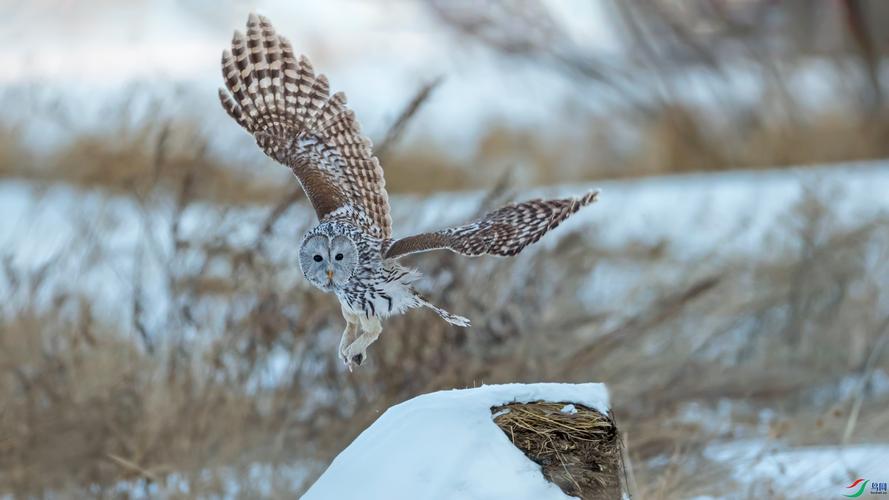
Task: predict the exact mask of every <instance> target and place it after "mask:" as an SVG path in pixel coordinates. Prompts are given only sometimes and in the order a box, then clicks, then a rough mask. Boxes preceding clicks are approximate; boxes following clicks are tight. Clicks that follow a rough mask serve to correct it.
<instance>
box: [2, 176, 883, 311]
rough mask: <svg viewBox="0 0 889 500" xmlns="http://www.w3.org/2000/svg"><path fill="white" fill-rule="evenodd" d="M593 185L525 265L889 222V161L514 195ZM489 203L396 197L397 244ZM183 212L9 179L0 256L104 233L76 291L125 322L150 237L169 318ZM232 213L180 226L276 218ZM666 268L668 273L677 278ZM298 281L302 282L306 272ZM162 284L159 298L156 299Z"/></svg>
mask: <svg viewBox="0 0 889 500" xmlns="http://www.w3.org/2000/svg"><path fill="white" fill-rule="evenodd" d="M592 188H601V190H602V193H601V196H600V201H599V202H598V203H596V204H595V205H593V206H592V207H589V208H586V209H584V210H583V211H581V212H580V213H579V214H578V215H576V216H574V217H572V218H571V219H569V220H568V221H567V222H565V223H564V224H563V225H562V226H560V227H559V228H557V229H556V230H555V231H554V233H553V234H549V235H547V236H546V237H545V238H543V240H542V241H541V242H540V243H539V244H538V245H535V246H532V247H529V249H527V250H526V251H525V252H524V253H523V255H522V256H520V257H521V258H530V255H531V254H532V253H533V252H535V251H536V250H537V249H538V248H545V247H547V246H553V245H555V244H556V243H557V241H558V239H559V238H560V237H563V236H565V235H567V234H570V233H572V232H578V231H582V232H583V235H584V237H585V238H588V239H589V240H590V241H595V243H596V246H597V247H600V248H604V249H610V250H615V251H620V250H621V249H624V248H627V247H628V246H631V245H638V246H641V247H646V248H652V247H656V246H658V245H661V244H664V245H666V247H665V248H664V251H665V252H667V253H668V254H669V255H670V256H671V258H673V259H675V260H678V261H681V262H695V261H697V260H698V259H701V258H702V257H703V256H714V255H718V256H722V257H725V258H729V257H731V256H732V255H736V254H739V253H750V252H757V253H759V254H761V255H769V254H772V253H775V252H780V251H784V250H786V248H787V246H788V245H791V244H793V242H795V241H796V240H797V239H798V235H797V234H791V233H788V232H787V220H788V219H789V218H790V215H792V214H793V213H794V209H795V206H796V205H797V204H798V203H800V202H801V200H802V199H803V198H804V197H805V195H806V193H807V192H814V193H816V194H817V195H819V196H821V197H822V198H827V199H829V200H830V203H831V207H830V209H831V217H833V218H834V220H833V221H832V223H833V226H834V228H836V229H839V228H842V227H847V226H851V225H852V224H855V223H861V222H863V221H867V220H871V219H873V218H875V217H879V216H886V215H887V214H889V197H887V196H886V193H887V192H889V164H886V163H879V162H871V163H861V164H842V165H833V166H825V167H817V168H816V167H810V168H805V169H785V170H779V171H747V172H729V173H721V174H695V175H683V176H671V177H661V178H648V179H639V180H628V181H605V182H598V183H596V184H594V185H576V186H562V187H558V188H546V189H537V190H534V191H530V192H523V193H518V194H516V195H515V198H516V199H526V198H531V197H536V196H569V195H579V194H582V193H584V192H586V191H587V190H589V189H592ZM481 198H482V193H459V194H458V193H444V194H440V195H435V196H431V197H428V198H426V199H423V200H419V199H417V198H415V197H405V196H393V197H392V210H393V219H394V228H395V236H396V237H400V236H403V235H408V234H413V233H415V232H420V231H425V230H429V229H434V228H440V227H443V226H447V225H450V224H457V223H462V222H464V221H466V220H467V218H469V217H471V216H472V214H473V213H474V212H475V211H476V210H477V206H478V205H477V204H478V201H479V200H480V199H481ZM174 205H175V203H174V202H173V200H167V201H162V202H160V203H158V204H157V206H155V207H154V208H152V209H150V210H149V211H147V212H146V211H145V210H143V209H142V208H141V207H139V206H138V205H137V204H135V203H134V202H133V201H132V199H130V198H124V197H108V196H105V195H103V194H102V193H100V192H96V191H90V192H82V191H78V190H75V189H71V188H61V187H53V188H50V189H48V190H47V189H45V188H39V187H35V186H33V185H30V184H27V183H23V182H2V183H0V211H2V213H3V214H4V217H3V219H2V220H0V248H2V249H3V253H4V254H5V255H9V256H10V257H11V258H12V261H11V262H12V263H13V264H15V265H17V266H19V267H21V268H23V269H31V270H33V269H37V268H39V267H40V266H41V265H43V264H45V263H46V262H48V261H49V260H50V259H53V258H56V257H58V256H59V255H65V256H66V257H67V258H69V259H70V260H71V261H73V262H80V260H82V259H77V258H76V256H74V255H70V254H71V253H72V252H74V250H73V249H72V247H71V242H72V240H74V239H77V238H79V237H81V236H83V235H84V234H85V235H86V236H88V237H98V236H101V241H99V243H100V244H101V245H102V246H103V247H104V248H105V250H107V255H106V256H105V258H104V259H103V260H102V261H101V265H100V266H97V268H95V269H92V270H89V271H86V270H82V269H73V268H72V269H71V272H70V274H69V275H68V278H70V279H71V283H69V284H73V283H76V285H77V288H78V289H79V290H83V291H86V292H87V293H89V294H91V295H92V296H94V297H96V302H97V304H99V305H101V304H112V307H109V308H108V311H107V312H108V313H109V314H112V315H113V316H114V315H117V316H115V317H116V318H117V319H120V320H121V321H123V322H125V323H126V322H129V318H128V317H126V316H125V315H126V314H128V312H127V311H122V310H120V308H118V307H116V306H113V304H115V303H116V302H118V301H119V300H120V297H121V296H126V295H128V294H129V293H131V289H130V288H131V286H130V283H131V282H132V279H133V273H134V269H135V268H134V266H135V265H136V260H135V259H134V256H136V255H137V248H138V247H140V246H141V245H143V244H144V243H145V242H146V241H150V243H151V245H150V247H151V248H152V249H154V250H156V251H157V253H159V254H160V256H157V255H155V259H154V260H152V258H151V256H147V257H146V258H145V259H144V260H143V261H141V266H142V267H143V268H146V266H147V272H143V277H142V278H143V280H144V283H143V287H144V288H145V289H146V291H145V292H144V293H146V294H148V295H149V297H148V298H149V300H155V301H157V302H156V303H155V304H154V307H150V308H148V309H149V310H152V311H156V312H157V314H158V315H159V316H163V314H164V310H165V307H166V305H165V303H164V297H163V294H162V293H161V291H160V289H161V288H162V287H163V284H162V283H152V276H153V273H151V272H150V270H151V266H152V265H155V266H163V265H166V263H165V262H164V258H163V256H164V254H169V253H172V245H173V241H172V239H171V235H170V227H171V224H172V213H173V206H174ZM221 208H227V207H218V206H212V205H205V204H196V205H193V206H191V207H189V209H188V210H187V211H186V212H185V213H184V215H183V219H182V221H181V230H182V232H183V234H184V237H185V238H186V239H187V238H188V236H189V234H199V233H200V232H201V231H202V230H203V229H204V228H206V226H207V224H221V225H226V226H230V227H231V230H230V231H229V232H228V238H229V240H230V241H231V242H234V244H243V245H248V244H251V243H252V242H253V241H254V240H255V239H256V237H257V232H258V231H259V230H260V227H261V221H262V220H263V219H264V218H265V216H266V214H267V210H268V209H266V208H259V207H254V208H232V209H228V210H227V211H226V212H225V214H224V215H219V214H220V209H221ZM313 220H314V215H313V213H312V212H311V211H310V209H308V207H300V208H299V209H297V210H294V211H291V212H289V213H288V215H287V216H286V217H284V218H283V219H282V220H281V221H280V222H279V224H278V227H280V228H282V229H281V230H280V233H281V235H282V236H283V239H281V240H282V241H279V243H281V245H282V249H281V252H285V253H284V255H287V254H286V252H289V251H291V250H292V242H293V241H298V240H299V238H300V237H301V231H302V230H303V229H304V228H306V227H307V224H311V223H313ZM84 221H88V224H84ZM208 221H209V222H208ZM294 262H295V261H294ZM664 272H665V275H666V274H669V270H665V271H664ZM292 278H293V280H294V282H296V281H298V280H299V279H300V276H299V273H298V272H295V273H294V275H293V276H292ZM643 278H644V277H641V276H638V274H637V273H635V272H633V271H632V270H627V269H620V268H606V267H605V266H598V267H596V268H595V269H594V270H593V274H592V275H591V277H590V280H591V286H590V287H588V289H586V290H583V291H581V300H583V302H584V303H585V304H587V305H588V306H589V307H590V308H595V307H597V306H598V305H601V304H608V303H612V302H613V300H603V298H602V297H601V296H600V295H601V293H607V294H608V295H609V296H614V295H616V294H617V295H619V294H620V293H621V292H620V291H621V290H625V289H629V288H632V286H634V284H635V283H636V282H637V281H638V280H640V279H643ZM593 284H595V286H592V285H593ZM152 288H154V289H157V290H156V291H154V292H153V291H152ZM0 291H2V290H0ZM101 309H102V308H101V307H100V308H99V310H100V311H99V312H101ZM121 314H122V315H124V316H123V317H120V316H119V315H121Z"/></svg>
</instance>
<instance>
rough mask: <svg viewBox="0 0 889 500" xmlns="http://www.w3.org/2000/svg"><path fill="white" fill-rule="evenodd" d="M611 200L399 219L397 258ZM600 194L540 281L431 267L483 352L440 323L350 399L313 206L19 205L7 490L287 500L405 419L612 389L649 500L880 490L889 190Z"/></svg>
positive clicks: (450, 203)
mask: <svg viewBox="0 0 889 500" xmlns="http://www.w3.org/2000/svg"><path fill="white" fill-rule="evenodd" d="M589 187H590V186H588V185H584V186H563V187H561V188H552V189H546V190H538V191H534V192H521V193H513V192H510V190H509V189H507V188H504V189H499V190H496V191H495V192H492V193H489V194H487V195H486V194H485V193H468V194H457V193H454V194H441V195H437V196H433V197H431V198H429V199H428V200H425V201H424V200H420V199H419V198H417V197H404V196H395V197H393V201H392V205H393V210H394V212H395V214H394V219H395V228H396V233H397V234H403V233H404V234H406V233H410V232H413V231H419V230H423V229H429V228H433V227H436V226H439V225H446V224H449V223H451V222H459V221H461V220H465V219H466V218H468V217H471V216H472V214H473V213H475V212H477V211H478V210H480V209H481V207H483V206H485V205H496V204H497V203H499V202H501V201H503V200H505V199H521V198H526V197H529V196H535V195H552V194H568V193H574V192H582V191H584V190H586V189H588V188H589ZM596 187H599V188H601V189H602V195H601V201H600V202H599V203H597V204H595V205H593V206H592V207H590V208H588V209H585V210H584V211H583V212H581V213H580V214H579V215H578V216H577V217H576V218H573V219H571V220H569V221H568V223H566V224H565V225H564V226H562V227H560V228H559V229H558V230H556V232H554V233H553V234H552V235H549V236H548V237H547V238H545V240H544V241H543V242H541V244H540V245H537V246H535V247H532V248H530V249H529V250H530V251H528V252H525V253H523V254H521V255H520V256H519V257H518V258H516V259H514V260H504V259H497V258H481V259H460V258H457V257H454V256H451V255H449V254H429V255H422V256H416V257H415V258H413V260H412V261H411V263H412V264H413V265H416V267H417V268H419V269H420V270H421V271H423V272H424V274H426V276H427V277H426V278H425V280H424V281H423V282H422V284H421V286H422V288H423V289H424V291H426V292H427V293H428V294H429V295H430V298H431V299H433V300H434V301H437V303H440V304H442V305H443V306H444V307H447V308H449V309H450V310H453V311H456V312H458V313H460V314H464V315H466V316H468V317H470V318H471V319H472V321H473V327H472V328H471V329H469V330H462V329H458V328H455V327H452V326H450V325H447V324H446V323H444V322H442V321H440V320H439V319H438V318H436V317H434V315H431V314H427V313H425V312H423V311H413V312H412V313H411V314H409V315H407V316H405V317H400V318H396V319H393V320H391V321H389V322H387V324H386V329H385V330H384V334H383V337H382V339H381V341H380V342H378V343H377V344H375V345H374V346H373V348H372V349H371V351H370V360H369V361H368V363H367V364H366V365H363V366H362V367H361V369H360V370H359V371H358V372H357V373H354V374H349V373H348V372H347V371H346V370H345V368H344V367H343V366H342V365H341V363H339V362H338V360H337V359H336V358H335V356H334V355H333V353H334V352H335V351H334V349H335V346H336V343H337V341H338V339H339V333H340V330H341V328H342V325H341V324H340V323H341V321H342V320H341V318H340V316H339V313H338V305H337V304H336V303H335V301H334V300H333V299H332V298H331V297H329V296H326V295H323V294H321V293H319V292H317V291H315V290H314V289H312V288H310V287H309V285H307V284H306V283H305V282H304V280H303V279H302V277H301V276H300V273H299V270H298V266H296V260H295V252H296V250H297V242H298V241H299V237H300V234H301V233H302V231H303V230H305V229H306V228H307V227H309V225H310V224H311V223H312V216H311V213H310V212H309V211H308V209H307V207H306V206H304V205H303V204H302V203H301V202H297V203H294V204H292V205H289V206H287V207H286V209H285V210H283V211H275V210H274V209H273V208H269V207H246V208H237V207H231V206H219V205H213V204H208V203H205V202H194V203H192V202H190V201H189V200H188V199H187V197H179V198H173V197H169V196H166V195H157V196H148V197H146V198H143V199H139V198H133V197H123V196H120V195H115V194H104V193H103V192H102V191H97V190H89V191H82V190H78V189H74V188H63V187H49V188H44V187H39V186H35V185H29V184H27V183H24V182H6V183H4V184H3V185H2V186H0V193H2V195H0V200H2V203H3V207H2V208H3V213H4V214H6V216H5V218H4V223H3V224H2V226H0V228H2V231H0V242H2V248H3V252H4V259H3V263H4V265H3V275H2V276H3V281H2V285H0V286H2V288H0V289H2V290H3V295H4V297H6V299H5V300H4V303H3V305H2V311H3V316H2V320H3V328H2V332H3V333H2V337H0V341H2V345H3V349H2V351H0V356H2V362H0V366H2V368H3V370H4V372H3V384H2V386H0V388H2V390H3V391H4V394H3V398H2V399H3V400H4V401H8V402H9V404H7V405H5V406H4V411H3V413H2V418H0V436H2V442H3V443H4V448H3V453H2V454H0V460H2V461H3V463H2V467H0V470H2V471H3V472H2V474H0V486H2V488H3V491H5V492H6V493H10V494H11V493H52V492H56V493H63V494H66V495H68V494H70V495H75V496H76V495H80V494H86V493H87V492H90V494H98V495H100V496H102V495H107V496H114V495H115V494H116V493H115V492H118V493H120V492H122V491H128V492H130V493H132V494H135V495H136V496H150V495H153V494H162V495H164V496H168V495H169V496H176V495H180V494H181V495H184V496H192V495H210V494H222V495H243V496H251V495H254V494H262V495H264V496H282V497H286V496H288V495H289V494H292V493H297V492H300V491H303V490H304V489H305V488H306V487H308V486H309V485H310V484H311V482H312V480H313V479H314V478H315V477H317V475H318V474H319V473H320V472H321V471H323V470H324V468H325V467H326V465H327V464H328V463H329V461H330V460H331V459H332V458H333V457H334V456H335V455H336V454H337V453H339V452H340V451H341V450H342V449H343V448H344V447H345V446H346V445H347V444H348V443H349V442H350V441H351V440H352V439H353V438H354V437H355V436H356V435H358V433H360V432H361V431H362V430H364V429H365V427H367V425H369V424H370V423H371V422H373V421H374V420H375V419H376V418H377V417H378V416H379V414H380V412H382V411H383V410H385V409H386V408H388V407H389V406H391V405H393V404H396V403H400V402H402V401H404V400H405V399H408V398H410V397H412V396H416V395H418V394H422V393H426V392H430V391H434V390H438V389H449V388H455V387H456V388H459V387H474V386H477V385H479V384H483V383H487V384H490V383H501V382H514V381H527V382H539V381H574V382H585V381H599V382H604V383H606V384H608V386H609V388H610V391H611V401H612V407H613V408H614V411H615V415H616V418H617V422H618V425H619V428H620V429H621V430H622V432H624V436H625V439H626V441H627V444H628V446H629V458H630V466H631V467H632V470H631V472H632V475H631V477H632V480H633V483H634V484H633V488H634V491H635V492H636V494H637V495H638V496H639V497H640V498H652V497H654V498H673V497H695V496H703V497H706V496H713V497H724V496H731V497H735V498H762V497H763V496H772V497H787V498H805V497H808V495H810V494H821V495H825V496H830V495H832V494H833V492H835V491H839V489H841V488H840V487H844V486H846V485H848V484H849V483H851V482H852V480H854V479H855V478H856V477H859V476H861V477H864V476H866V475H868V474H879V473H880V470H882V469H881V468H880V467H881V466H882V465H883V464H885V463H886V462H885V456H886V455H885V451H886V448H885V447H886V446H887V445H889V443H887V442H886V436H885V433H884V432H883V431H884V430H885V425H886V419H887V418H889V415H887V413H886V401H887V399H889V373H887V365H886V362H885V357H884V356H882V354H883V350H884V349H885V345H886V343H887V337H889V322H887V317H886V311H887V310H889V304H887V300H889V298H887V295H886V294H887V288H886V287H887V285H889V267H887V263H889V259H887V253H889V218H887V217H889V198H887V197H886V196H885V193H886V192H889V167H887V166H886V165H884V164H880V163H871V164H858V165H837V166H830V167H823V168H808V169H804V170H793V169H791V170H782V171H774V172H756V173H741V172H737V173H725V174H699V175H689V176H680V177H669V178H650V179H642V180H634V181H611V182H604V181H603V182H600V183H597V184H596ZM99 234H101V235H102V236H101V237H97V235H99ZM881 446H882V448H881ZM837 457H840V459H837ZM529 463H530V462H529ZM828 464H829V466H828ZM788 484H793V485H794V486H793V488H788V487H787V485H788ZM78 492H79V493H78ZM251 492H252V493H251Z"/></svg>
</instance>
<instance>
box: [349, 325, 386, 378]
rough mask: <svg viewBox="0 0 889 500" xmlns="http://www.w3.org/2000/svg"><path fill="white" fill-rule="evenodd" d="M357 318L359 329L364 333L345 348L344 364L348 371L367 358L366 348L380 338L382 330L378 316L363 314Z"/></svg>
mask: <svg viewBox="0 0 889 500" xmlns="http://www.w3.org/2000/svg"><path fill="white" fill-rule="evenodd" d="M358 318H359V320H361V329H362V330H363V331H364V333H362V334H361V336H360V337H358V338H357V339H355V341H354V342H352V343H351V344H349V347H347V348H346V366H348V367H349V371H352V370H353V369H354V368H355V367H356V366H358V365H360V364H361V363H362V362H364V360H366V359H367V348H368V347H369V346H370V345H371V344H373V343H374V342H376V341H377V339H378V338H380V332H382V331H383V325H382V324H381V323H380V318H375V317H371V318H365V317H364V316H359V317H358Z"/></svg>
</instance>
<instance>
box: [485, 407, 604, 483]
mask: <svg viewBox="0 0 889 500" xmlns="http://www.w3.org/2000/svg"><path fill="white" fill-rule="evenodd" d="M492 412H493V415H494V422H495V423H496V424H497V425H498V426H499V427H500V428H501V429H503V432H505V433H506V435H507V436H509V438H510V440H511V441H512V443H513V444H514V445H516V446H517V447H518V448H519V449H520V450H522V452H524V453H525V455H526V456H527V457H528V458H530V459H531V460H533V461H534V462H536V463H538V464H540V467H541V469H542V472H543V477H545V478H546V479H547V480H549V481H552V482H553V483H555V484H556V485H558V486H559V488H561V489H562V491H564V492H565V493H567V494H568V495H571V496H574V497H579V498H583V499H588V498H620V497H621V481H620V478H621V448H620V445H621V440H620V436H619V434H618V432H617V427H616V426H615V425H614V419H613V418H612V417H611V415H610V414H606V413H602V412H600V411H599V410H596V409H593V408H589V407H586V406H584V405H582V404H580V403H566V402H558V403H552V402H547V401H537V402H534V403H510V404H508V405H503V406H498V407H495V408H492Z"/></svg>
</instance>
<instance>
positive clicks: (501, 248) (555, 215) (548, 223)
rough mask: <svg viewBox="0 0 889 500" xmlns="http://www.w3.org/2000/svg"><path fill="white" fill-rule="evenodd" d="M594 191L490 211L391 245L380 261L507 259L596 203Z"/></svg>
mask: <svg viewBox="0 0 889 500" xmlns="http://www.w3.org/2000/svg"><path fill="white" fill-rule="evenodd" d="M598 195H599V192H598V191H590V192H589V193H587V194H585V195H584V196H581V197H580V198H560V199H555V200H531V201H525V202H522V203H514V204H511V205H507V206H505V207H502V208H499V209H497V210H494V211H493V212H489V213H487V214H485V215H484V216H482V217H481V218H480V219H479V220H477V221H474V222H471V223H469V224H466V225H463V226H459V227H452V228H448V229H442V230H441V231H435V232H433V233H423V234H418V235H415V236H408V237H407V238H402V239H400V240H397V241H395V242H393V243H392V244H391V245H390V246H389V247H388V249H387V250H386V251H385V253H384V258H386V259H394V258H397V257H400V256H402V255H407V254H411V253H417V252H425V251H428V250H440V249H446V250H451V251H453V252H456V253H459V254H462V255H470V256H475V255H486V254H487V255H502V256H511V255H515V254H517V253H519V252H521V251H522V249H523V248H525V247H526V246H528V245H530V244H531V243H534V242H535V241H537V240H539V239H540V238H541V237H542V236H543V235H544V234H545V233H546V232H547V231H549V230H550V229H553V228H555V227H556V226H558V225H559V224H561V223H562V222H563V221H564V220H565V219H567V218H568V217H570V216H571V215H572V214H574V213H576V212H577V211H578V210H580V209H581V208H582V207H585V206H587V205H589V204H590V203H593V202H595V201H596V199H597V197H598Z"/></svg>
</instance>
